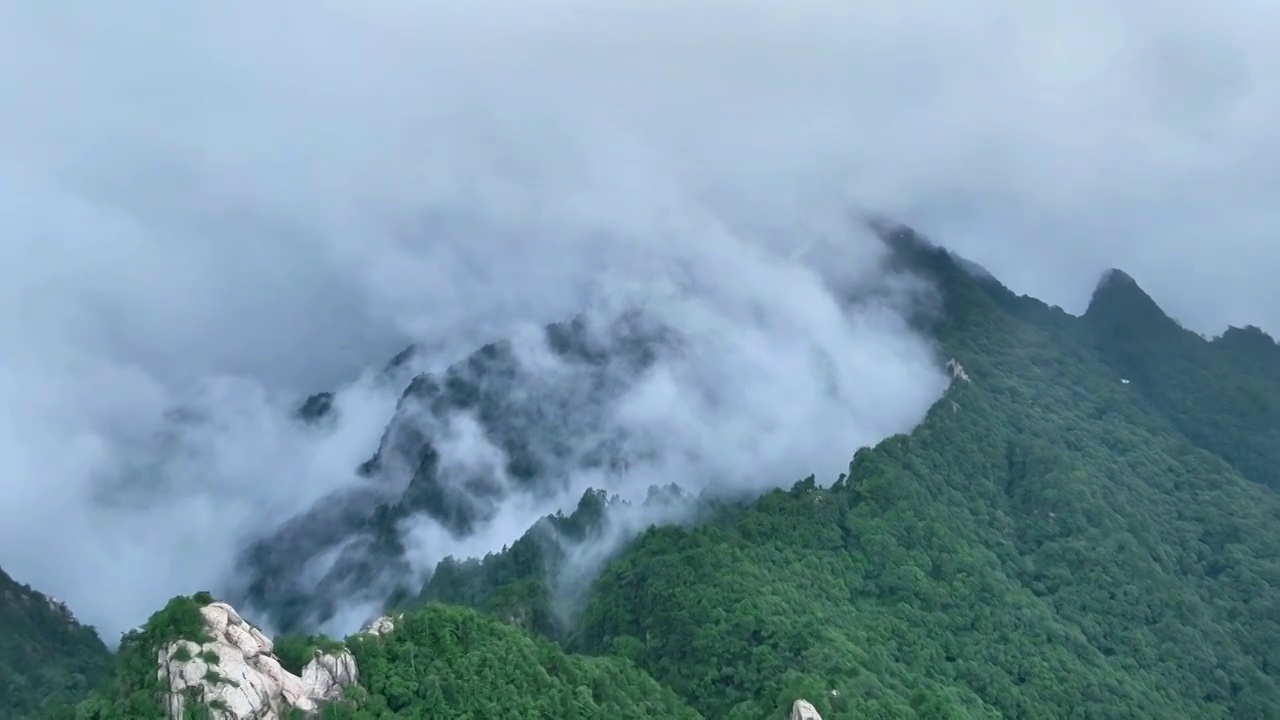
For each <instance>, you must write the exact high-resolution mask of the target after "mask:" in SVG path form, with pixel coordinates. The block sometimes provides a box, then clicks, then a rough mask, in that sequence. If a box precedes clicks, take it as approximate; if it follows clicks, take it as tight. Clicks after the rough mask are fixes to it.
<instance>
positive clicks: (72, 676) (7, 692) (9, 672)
mask: <svg viewBox="0 0 1280 720" xmlns="http://www.w3.org/2000/svg"><path fill="white" fill-rule="evenodd" d="M110 665H111V655H110V653H108V652H107V647H106V646H105V645H103V644H102V641H101V640H100V639H99V638H98V636H97V634H96V633H95V632H94V630H93V628H90V627H85V626H83V625H81V624H80V623H78V622H77V621H76V620H75V618H73V617H72V616H71V614H70V613H69V612H68V611H67V609H66V608H65V607H63V606H62V605H60V604H58V603H57V602H56V601H55V600H53V599H52V598H49V597H47V596H45V595H42V594H41V593H39V592H37V591H35V590H33V589H31V588H30V587H28V586H26V585H21V584H19V583H17V582H15V581H14V580H13V578H11V577H9V576H8V575H7V574H5V573H4V572H3V571H0V718H11V719H12V720H32V719H34V718H39V717H48V716H49V715H51V714H53V713H56V712H58V710H59V709H63V708H65V707H67V706H68V705H69V704H73V703H75V702H76V701H78V700H79V699H80V698H82V697H84V695H85V694H86V693H87V692H88V691H89V689H90V688H91V687H92V686H94V685H96V684H97V683H99V682H101V681H102V679H103V678H105V677H106V675H107V673H108V672H109V670H110Z"/></svg>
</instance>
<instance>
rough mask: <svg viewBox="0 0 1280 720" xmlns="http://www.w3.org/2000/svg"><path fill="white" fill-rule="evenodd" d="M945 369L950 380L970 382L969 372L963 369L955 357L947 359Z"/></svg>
mask: <svg viewBox="0 0 1280 720" xmlns="http://www.w3.org/2000/svg"><path fill="white" fill-rule="evenodd" d="M946 369H947V372H948V373H950V374H951V379H952V380H963V381H964V382H970V380H969V373H968V372H967V371H965V369H964V366H963V365H961V364H960V361H959V360H957V359H955V358H951V359H950V360H948V361H947V364H946Z"/></svg>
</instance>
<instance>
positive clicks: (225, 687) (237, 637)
mask: <svg viewBox="0 0 1280 720" xmlns="http://www.w3.org/2000/svg"><path fill="white" fill-rule="evenodd" d="M200 613H201V614H202V615H203V616H204V625H205V630H206V631H207V632H208V633H209V635H210V636H211V637H212V638H213V639H212V640H211V641H210V642H207V643H204V644H197V643H194V642H191V641H189V640H178V641H176V642H172V643H169V644H168V645H166V646H164V647H163V648H161V649H160V651H159V656H158V657H157V662H158V663H159V666H160V669H159V670H158V671H157V675H158V677H159V679H160V681H161V683H164V684H167V685H168V687H169V692H168V695H167V699H166V710H167V712H168V716H169V717H170V718H171V719H172V720H181V718H182V717H183V707H184V706H185V705H186V703H187V701H188V698H189V697H190V694H192V693H194V695H195V697H196V698H199V699H200V701H201V702H204V703H206V704H209V705H210V707H212V708H214V717H215V718H218V720H280V718H281V717H282V716H284V715H285V714H286V713H288V712H289V710H291V709H294V708H297V709H298V710H302V711H303V712H305V713H314V712H316V711H317V710H319V705H320V703H322V702H324V701H326V700H333V699H336V698H338V697H340V696H341V694H342V688H343V686H345V685H351V684H354V683H355V682H357V681H358V680H359V672H358V670H357V668H356V663H355V658H353V657H352V656H351V654H350V653H347V652H341V653H337V654H318V655H317V656H316V657H315V658H314V659H313V660H312V661H311V662H309V663H307V665H306V667H304V668H303V670H302V677H298V676H297V675H294V674H292V673H290V672H288V671H287V670H285V669H284V668H283V667H281V666H280V660H279V659H278V658H276V656H275V655H274V654H272V653H273V652H274V650H275V646H274V645H273V644H272V642H271V639H270V638H268V637H267V636H265V635H263V634H262V633H261V632H260V631H259V630H258V629H257V628H255V627H253V626H252V625H250V624H249V623H247V622H245V620H244V618H242V617H240V614H239V613H237V612H236V611H235V609H234V608H232V607H231V606H230V605H228V604H226V603H220V602H215V603H211V604H209V605H206V606H205V607H203V608H201V609H200Z"/></svg>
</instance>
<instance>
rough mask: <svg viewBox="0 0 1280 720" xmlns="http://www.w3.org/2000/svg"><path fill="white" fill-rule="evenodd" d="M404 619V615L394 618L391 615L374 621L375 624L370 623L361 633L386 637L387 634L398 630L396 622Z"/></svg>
mask: <svg viewBox="0 0 1280 720" xmlns="http://www.w3.org/2000/svg"><path fill="white" fill-rule="evenodd" d="M402 617H404V615H397V616H395V617H394V618H393V617H391V616H390V615H383V616H382V617H380V618H378V619H377V620H374V621H373V622H371V623H369V624H368V625H367V626H365V628H364V629H363V630H361V631H360V632H362V633H365V634H366V635H377V636H382V635H386V634H387V633H389V632H391V631H392V630H395V629H396V620H399V619H400V618H402Z"/></svg>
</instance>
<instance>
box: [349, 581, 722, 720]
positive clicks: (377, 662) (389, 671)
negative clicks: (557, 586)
mask: <svg viewBox="0 0 1280 720" xmlns="http://www.w3.org/2000/svg"><path fill="white" fill-rule="evenodd" d="M350 647H351V650H352V653H353V654H354V655H355V658H356V663H357V665H359V667H360V673H361V686H362V687H361V692H358V693H355V695H356V697H357V698H359V702H358V705H359V709H358V710H357V709H354V708H353V707H352V706H336V707H334V708H331V709H329V710H328V711H327V712H326V714H325V716H326V717H330V718H333V719H334V720H337V719H339V718H342V719H344V720H346V719H350V720H366V719H369V720H372V719H373V718H380V719H382V718H406V719H408V718H413V719H414V720H416V719H417V718H423V717H439V718H475V719H476V720H479V719H480V718H507V717H509V718H548V719H550V718H555V719H556V720H586V719H587V718H599V719H600V720H604V719H605V718H630V719H634V720H642V719H643V718H664V720H665V719H667V718H673V719H678V718H697V717H699V715H698V714H697V713H696V712H694V711H693V710H691V709H690V708H689V707H688V706H687V705H686V704H685V703H684V702H682V701H681V700H680V699H679V698H677V697H676V696H675V694H674V693H672V692H671V691H669V690H666V689H664V688H662V687H661V686H659V685H658V684H657V683H656V682H654V681H653V679H651V678H650V677H648V676H647V675H645V673H643V672H641V671H640V670H637V669H636V668H635V667H634V666H633V665H632V664H631V663H630V662H628V661H627V660H624V659H619V658H607V659H601V658H586V657H578V656H573V655H567V654H565V652H564V651H563V650H561V649H560V648H559V647H557V646H556V645H554V644H552V643H550V642H548V641H546V640H542V639H538V638H535V637H532V636H530V635H529V634H528V633H526V632H524V631H522V630H520V629H519V628H515V627H511V626H510V625H507V624H505V623H502V622H500V621H498V620H497V619H494V618H489V617H485V616H482V615H480V614H477V613H475V612H474V611H471V610H467V609H464V608H458V607H451V606H447V605H438V604H432V605H428V606H426V607H424V608H422V609H420V610H417V611H414V612H410V613H407V614H405V616H404V617H403V618H401V619H399V620H398V621H397V623H396V629H395V630H394V631H393V632H391V633H390V634H388V635H386V636H383V637H372V636H357V637H356V638H353V639H352V641H351V644H350Z"/></svg>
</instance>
